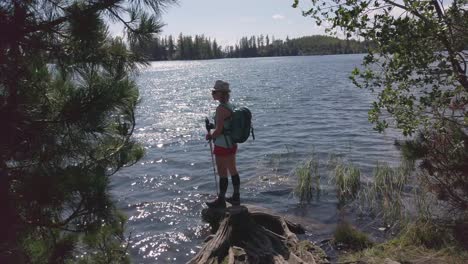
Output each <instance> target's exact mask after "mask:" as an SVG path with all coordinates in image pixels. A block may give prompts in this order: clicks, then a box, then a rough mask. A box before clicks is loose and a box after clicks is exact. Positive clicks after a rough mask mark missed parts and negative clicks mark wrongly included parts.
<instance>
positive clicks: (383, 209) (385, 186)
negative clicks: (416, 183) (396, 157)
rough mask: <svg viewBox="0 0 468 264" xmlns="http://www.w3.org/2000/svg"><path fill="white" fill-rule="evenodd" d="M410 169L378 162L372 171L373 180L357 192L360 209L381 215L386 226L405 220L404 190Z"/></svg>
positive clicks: (377, 215) (373, 214) (375, 215)
mask: <svg viewBox="0 0 468 264" xmlns="http://www.w3.org/2000/svg"><path fill="white" fill-rule="evenodd" d="M410 171H411V170H410V168H408V167H407V166H400V167H396V168H393V167H390V166H389V165H388V164H386V163H380V162H378V163H377V166H376V167H375V168H374V171H373V181H372V182H371V183H369V184H367V185H366V186H365V188H361V190H360V192H359V193H358V200H359V203H358V204H359V207H360V210H361V211H362V212H366V213H369V214H370V215H372V216H374V217H381V218H382V219H383V221H384V224H385V225H386V226H396V225H399V224H401V223H402V222H404V221H406V220H407V219H406V216H407V215H406V213H407V210H406V206H405V203H404V195H405V192H404V191H405V187H406V186H407V184H408V179H409V175H410V173H411V172H410Z"/></svg>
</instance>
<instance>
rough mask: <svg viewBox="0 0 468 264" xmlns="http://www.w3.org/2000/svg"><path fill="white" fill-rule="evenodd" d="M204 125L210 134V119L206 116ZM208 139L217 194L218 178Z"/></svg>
mask: <svg viewBox="0 0 468 264" xmlns="http://www.w3.org/2000/svg"><path fill="white" fill-rule="evenodd" d="M205 127H206V131H207V132H208V134H209V135H210V134H211V132H210V129H211V126H210V120H209V119H208V117H205ZM209 141H210V154H211V164H212V165H213V175H214V179H215V184H216V194H218V195H219V191H218V179H217V178H216V169H215V161H214V157H213V145H212V143H211V139H210V140H209Z"/></svg>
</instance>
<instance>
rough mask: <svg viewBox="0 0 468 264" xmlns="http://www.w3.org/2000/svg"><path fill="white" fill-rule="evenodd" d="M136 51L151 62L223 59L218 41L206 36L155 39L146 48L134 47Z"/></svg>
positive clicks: (180, 35)
mask: <svg viewBox="0 0 468 264" xmlns="http://www.w3.org/2000/svg"><path fill="white" fill-rule="evenodd" d="M131 48H132V49H133V50H134V51H138V52H141V53H143V54H144V55H145V56H146V57H147V58H148V59H149V60H204V59H216V58H222V57H223V53H222V51H221V47H220V46H219V45H218V44H217V43H216V40H215V39H213V40H211V39H210V38H206V37H205V36H204V35H195V37H192V36H184V35H182V33H181V34H179V36H178V37H177V39H176V40H174V38H173V37H172V35H170V36H168V37H155V38H153V40H152V41H151V42H150V43H149V44H147V45H145V46H133V47H131Z"/></svg>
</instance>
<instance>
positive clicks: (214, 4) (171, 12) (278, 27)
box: [110, 0, 324, 46]
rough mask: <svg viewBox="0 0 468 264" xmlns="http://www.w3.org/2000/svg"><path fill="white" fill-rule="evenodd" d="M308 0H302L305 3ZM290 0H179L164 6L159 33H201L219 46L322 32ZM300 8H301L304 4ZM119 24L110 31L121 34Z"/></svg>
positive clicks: (176, 34) (174, 34)
mask: <svg viewBox="0 0 468 264" xmlns="http://www.w3.org/2000/svg"><path fill="white" fill-rule="evenodd" d="M308 1H309V0H303V1H302V2H303V3H307V2H308ZM293 2H294V1H293V0H179V4H178V5H173V6H170V7H169V8H167V10H165V12H164V13H163V14H162V17H161V20H162V21H163V23H165V24H166V26H164V28H163V32H162V35H163V36H164V35H173V36H178V35H179V33H183V34H184V35H192V36H194V35H196V34H199V35H201V34H204V35H205V36H206V37H210V38H215V39H216V41H217V42H218V44H220V45H222V46H226V45H233V44H235V43H237V41H238V40H239V39H240V38H241V37H244V36H252V35H256V36H258V35H260V34H263V35H266V34H268V35H270V36H272V35H273V36H275V38H277V39H285V38H286V36H289V38H295V37H302V36H310V35H317V34H324V29H323V28H320V27H318V26H317V25H315V22H314V21H313V20H312V19H311V18H309V17H303V16H302V12H301V8H300V7H298V8H292V7H291V5H292V4H293ZM302 9H305V7H304V4H303V7H302ZM122 28H123V27H122V26H121V25H118V24H116V25H112V26H111V27H110V31H111V33H112V34H114V35H121V32H122Z"/></svg>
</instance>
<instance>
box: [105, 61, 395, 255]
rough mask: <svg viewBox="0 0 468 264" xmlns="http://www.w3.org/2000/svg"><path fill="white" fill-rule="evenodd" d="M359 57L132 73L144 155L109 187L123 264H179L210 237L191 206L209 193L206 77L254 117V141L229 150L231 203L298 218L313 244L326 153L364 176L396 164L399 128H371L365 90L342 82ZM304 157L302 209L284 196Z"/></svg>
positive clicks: (321, 215)
mask: <svg viewBox="0 0 468 264" xmlns="http://www.w3.org/2000/svg"><path fill="white" fill-rule="evenodd" d="M362 58H363V55H331V56H304V57H273V58H247V59H221V60H206V61H169V62H153V63H151V65H150V66H149V67H146V68H143V69H142V70H141V72H140V75H139V76H138V77H137V81H138V84H139V86H140V95H141V103H140V105H139V107H138V111H137V128H136V131H135V133H134V137H135V139H137V140H138V141H139V142H140V143H141V144H142V145H143V146H144V147H145V149H146V155H145V157H144V158H143V159H142V160H141V161H140V162H139V163H138V164H136V165H134V166H132V167H129V168H125V169H123V170H121V171H120V172H119V173H118V174H116V175H115V176H114V177H113V178H112V185H111V186H112V193H113V195H114V198H115V199H116V200H117V205H118V206H119V208H121V209H122V211H123V212H124V213H126V214H127V216H128V217H129V221H128V226H127V229H128V233H129V235H130V237H131V241H130V254H131V256H132V259H133V261H134V263H185V262H186V261H188V260H189V259H190V258H191V257H193V256H194V254H195V253H196V252H197V251H198V250H199V249H200V246H201V244H202V242H203V240H204V238H205V236H206V235H208V234H209V228H208V226H207V225H206V224H205V223H203V222H202V221H201V218H200V212H201V210H202V209H203V208H204V205H203V203H204V201H206V200H208V199H211V198H213V195H214V194H215V193H216V191H215V183H214V176H213V168H212V163H211V157H210V148H209V145H207V143H206V141H205V140H204V136H205V127H204V119H205V117H206V116H212V115H213V111H214V109H215V107H216V102H214V101H213V100H212V98H211V93H210V89H211V87H212V86H213V84H214V82H215V80H217V79H222V80H225V81H227V82H229V83H230V85H231V90H232V93H231V99H232V102H233V103H234V104H236V105H239V106H247V107H248V108H250V109H251V111H252V113H253V117H254V119H253V122H254V127H255V135H256V140H255V141H252V140H249V141H248V142H246V143H244V144H242V145H240V146H239V152H238V156H237V158H238V159H237V162H238V169H239V172H240V177H241V182H242V183H241V194H242V201H243V202H245V203H250V204H255V205H260V206H263V207H267V208H270V209H273V210H274V211H276V212H278V213H282V214H287V215H292V216H295V217H297V219H300V221H302V223H303V224H304V225H306V226H307V227H308V228H309V230H310V232H308V234H307V236H308V237H309V238H310V239H312V240H313V239H321V238H326V237H328V236H330V234H331V233H332V232H333V226H334V224H335V223H336V221H337V219H338V214H337V210H336V203H337V201H336V198H335V197H334V195H333V191H332V189H331V187H330V185H329V184H328V181H327V173H328V172H327V170H326V163H327V161H328V159H329V156H330V155H333V154H335V155H342V156H343V157H345V158H346V159H347V160H349V161H351V162H353V163H354V164H355V165H357V166H359V167H360V168H361V170H362V173H363V180H365V179H371V177H372V176H371V175H372V168H373V167H374V166H375V164H376V162H377V161H385V162H387V163H390V164H396V163H398V162H399V153H398V151H397V150H396V149H395V147H394V146H393V143H394V140H395V139H396V137H397V135H398V134H397V133H395V132H392V131H391V130H389V131H388V132H387V133H386V134H379V133H377V132H375V131H373V129H372V124H369V122H368V120H367V111H368V109H369V108H370V104H371V102H372V100H373V95H372V94H370V93H369V92H368V91H365V90H360V89H358V88H356V87H355V86H353V84H352V83H351V81H350V80H349V78H348V76H349V75H350V72H351V71H352V70H353V68H354V67H359V66H360V63H361V60H362ZM312 153H315V155H316V157H317V158H318V159H319V162H320V168H321V169H320V173H321V174H324V175H322V184H323V186H322V190H323V191H322V195H321V197H320V199H316V200H314V201H313V202H312V203H311V204H309V205H306V206H304V205H300V204H299V202H298V199H297V198H295V197H294V196H293V194H292V192H293V189H294V186H295V183H296V178H295V176H294V170H295V168H297V166H299V165H300V163H301V162H304V161H305V160H307V159H308V158H309V157H310V156H311V155H312ZM230 188H231V187H230ZM230 190H231V189H230Z"/></svg>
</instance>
